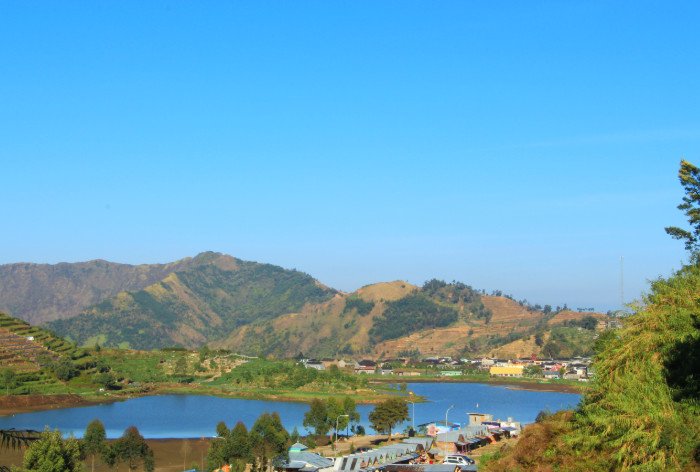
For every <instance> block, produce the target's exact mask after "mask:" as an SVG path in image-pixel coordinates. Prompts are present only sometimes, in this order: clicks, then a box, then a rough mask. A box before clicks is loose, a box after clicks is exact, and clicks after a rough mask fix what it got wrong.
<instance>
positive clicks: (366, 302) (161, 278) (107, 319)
mask: <svg viewBox="0 0 700 472" xmlns="http://www.w3.org/2000/svg"><path fill="white" fill-rule="evenodd" d="M0 311H5V312H8V313H10V314H11V315H13V316H16V317H18V318H21V319H24V320H26V321H28V322H30V323H33V324H43V325H44V326H46V327H47V328H49V329H50V330H52V331H54V332H56V333H57V334H59V335H61V336H65V337H67V338H69V339H70V340H73V341H75V342H76V343H78V344H80V345H94V344H100V345H103V346H114V347H124V348H127V347H128V348H133V349H154V348H162V347H168V346H175V345H179V346H183V347H188V348H196V347H199V346H202V345H205V344H208V345H209V346H210V347H213V348H225V349H231V350H234V351H236V352H240V353H244V354H255V355H270V354H271V355H276V356H280V357H288V356H293V355H296V354H297V353H299V352H303V353H305V354H307V355H313V356H319V357H322V356H337V355H355V354H363V355H373V356H376V357H387V356H399V355H401V356H409V355H411V356H415V355H422V356H429V355H463V354H487V353H490V354H493V355H503V356H509V357H519V356H529V355H531V354H540V353H542V351H543V350H544V351H547V350H550V351H556V353H557V354H561V355H564V354H569V355H575V354H585V353H586V352H587V351H588V350H589V348H590V346H592V339H588V338H591V337H592V336H593V335H592V332H591V331H588V332H586V331H587V330H583V331H582V330H581V328H580V327H576V326H575V324H576V323H577V322H579V321H581V320H582V319H583V318H585V317H590V316H593V317H595V318H597V319H601V320H602V319H604V318H605V316H604V315H601V314H590V313H576V312H571V311H567V310H559V311H554V312H544V311H541V310H539V309H536V308H533V307H530V306H528V305H527V304H525V303H523V302H517V301H515V300H513V299H512V298H508V297H504V296H491V295H485V294H484V293H483V292H480V291H477V290H474V289H472V288H471V287H469V286H468V285H465V284H462V283H459V282H452V283H445V282H443V281H439V280H431V281H428V282H426V283H425V284H424V285H423V286H421V287H418V286H415V285H412V284H410V283H408V282H404V281H394V282H384V283H377V284H373V285H368V286H365V287H362V288H360V289H359V290H357V291H355V292H352V293H344V292H341V291H338V290H334V289H332V288H329V287H327V286H325V285H323V284H322V283H320V282H319V281H317V280H316V279H314V278H313V277H311V276H310V275H308V274H305V273H302V272H299V271H296V270H288V269H283V268H281V267H278V266H274V265H270V264H261V263H257V262H249V261H243V260H240V259H237V258H234V257H231V256H228V255H225V254H220V253H214V252H205V253H202V254H199V255H197V256H196V257H193V258H185V259H181V260H179V261H175V262H173V263H169V264H148V265H128V264H116V263H111V262H107V261H103V260H96V261H90V262H80V263H61V264H56V265H48V264H7V265H1V266H0ZM572 323H573V325H572ZM562 324H566V325H568V326H562ZM577 333H581V334H580V335H579V334H577ZM593 337H594V336H593ZM550 354H551V352H550Z"/></svg>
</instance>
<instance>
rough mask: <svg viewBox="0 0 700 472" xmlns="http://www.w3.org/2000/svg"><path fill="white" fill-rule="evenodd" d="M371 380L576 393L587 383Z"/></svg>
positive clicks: (456, 379) (490, 379) (493, 379)
mask: <svg viewBox="0 0 700 472" xmlns="http://www.w3.org/2000/svg"><path fill="white" fill-rule="evenodd" d="M371 382H376V383H477V384H485V385H494V386H499V387H506V388H510V389H512V390H528V391H534V392H557V393H576V394H579V395H580V394H582V393H583V392H584V391H585V390H586V388H587V385H580V386H579V385H572V384H559V383H550V382H547V383H544V382H536V381H527V380H522V381H521V380H510V379H509V380H506V379H498V378H488V379H481V378H478V379H470V378H464V377H461V378H449V377H446V378H439V379H435V378H420V377H407V378H401V379H394V378H376V379H372V380H371Z"/></svg>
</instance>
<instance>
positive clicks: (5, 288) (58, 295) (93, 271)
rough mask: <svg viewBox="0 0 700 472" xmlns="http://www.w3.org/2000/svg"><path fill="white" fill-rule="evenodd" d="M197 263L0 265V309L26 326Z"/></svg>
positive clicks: (60, 316) (66, 314)
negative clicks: (23, 322)
mask: <svg viewBox="0 0 700 472" xmlns="http://www.w3.org/2000/svg"><path fill="white" fill-rule="evenodd" d="M197 263H198V261H197V260H196V258H194V259H193V258H186V259H182V260H179V261H176V262H173V263H171V264H142V265H129V264H117V263H114V262H107V261H103V260H96V261H89V262H78V263H61V264H53V265H51V264H28V263H18V264H5V265H0V311H4V312H7V313H9V314H11V315H13V316H16V317H18V318H21V319H23V320H25V321H28V322H30V323H32V324H40V323H45V322H48V321H53V320H57V319H64V318H70V317H72V316H77V315H78V314H80V313H81V312H82V311H83V310H84V309H86V308H87V307H89V306H90V305H93V304H95V303H99V302H100V301H102V300H104V299H105V298H108V297H113V296H114V295H116V294H117V293H119V292H121V291H123V290H141V289H143V288H145V287H147V286H149V285H151V284H153V283H155V282H157V281H159V280H161V279H163V278H164V277H166V276H167V275H168V274H170V273H172V272H174V271H177V270H185V269H186V268H187V267H189V266H191V265H196V264H197Z"/></svg>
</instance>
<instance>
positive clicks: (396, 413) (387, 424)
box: [369, 398, 408, 439]
mask: <svg viewBox="0 0 700 472" xmlns="http://www.w3.org/2000/svg"><path fill="white" fill-rule="evenodd" d="M407 419H408V405H407V404H406V400H404V399H403V398H389V399H388V400H385V401H383V402H382V403H379V404H377V406H375V407H374V410H372V412H371V413H370V414H369V422H370V423H371V424H372V428H374V429H375V430H377V431H379V432H380V433H384V434H388V435H389V439H391V430H392V428H393V427H394V426H396V425H397V424H399V423H401V422H403V421H406V420H407Z"/></svg>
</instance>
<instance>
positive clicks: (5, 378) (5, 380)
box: [0, 368, 17, 395]
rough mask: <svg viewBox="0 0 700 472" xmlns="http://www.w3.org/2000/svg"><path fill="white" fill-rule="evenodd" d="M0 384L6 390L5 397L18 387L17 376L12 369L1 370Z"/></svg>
mask: <svg viewBox="0 0 700 472" xmlns="http://www.w3.org/2000/svg"><path fill="white" fill-rule="evenodd" d="M0 382H2V387H4V388H5V395H8V394H9V393H10V389H13V388H15V387H17V374H16V373H15V371H14V370H12V369H10V368H5V369H2V370H0Z"/></svg>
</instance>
